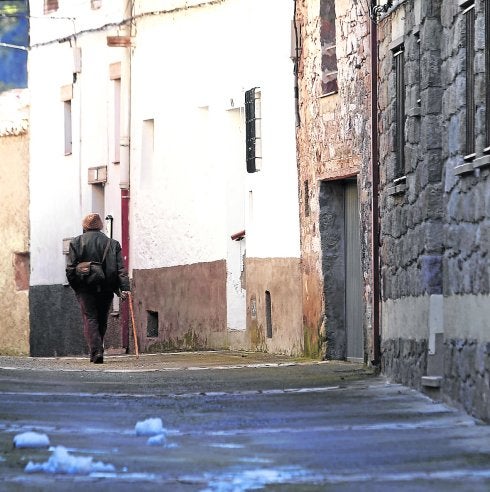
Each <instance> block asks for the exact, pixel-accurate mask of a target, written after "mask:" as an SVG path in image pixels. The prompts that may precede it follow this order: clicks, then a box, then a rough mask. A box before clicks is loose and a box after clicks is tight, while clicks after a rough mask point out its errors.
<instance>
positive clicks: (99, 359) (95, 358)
mask: <svg viewBox="0 0 490 492" xmlns="http://www.w3.org/2000/svg"><path fill="white" fill-rule="evenodd" d="M93 363H94V364H103V363H104V355H103V354H102V352H97V353H96V354H94V356H93Z"/></svg>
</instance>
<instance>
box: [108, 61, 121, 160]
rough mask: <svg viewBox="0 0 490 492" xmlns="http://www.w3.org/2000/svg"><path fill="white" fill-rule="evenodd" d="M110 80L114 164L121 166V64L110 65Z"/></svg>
mask: <svg viewBox="0 0 490 492" xmlns="http://www.w3.org/2000/svg"><path fill="white" fill-rule="evenodd" d="M109 78H110V79H111V81H112V85H113V103H112V108H113V112H112V114H113V132H114V133H113V139H112V142H113V151H112V162H113V163H114V164H119V162H120V159H121V155H120V154H121V153H120V145H121V62H117V63H111V64H110V65H109Z"/></svg>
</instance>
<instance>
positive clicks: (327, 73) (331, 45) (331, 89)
mask: <svg viewBox="0 0 490 492" xmlns="http://www.w3.org/2000/svg"><path fill="white" fill-rule="evenodd" d="M320 22H321V28H320V42H321V47H322V93H323V94H324V95H328V94H332V93H335V92H337V91H338V85H337V72H338V70H337V51H336V46H335V45H336V37H335V0H321V2H320Z"/></svg>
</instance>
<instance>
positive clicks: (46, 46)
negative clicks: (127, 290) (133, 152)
mask: <svg viewBox="0 0 490 492" xmlns="http://www.w3.org/2000/svg"><path fill="white" fill-rule="evenodd" d="M119 3H120V4H121V5H119ZM123 3H124V2H122V1H121V2H111V5H110V6H106V8H105V9H104V8H102V9H100V10H95V11H92V10H91V9H90V4H89V3H87V4H84V5H81V4H79V3H77V4H76V5H73V4H69V3H67V2H60V9H59V10H58V11H57V12H54V13H51V14H49V15H43V1H42V0H41V1H39V0H38V1H34V2H31V6H30V8H31V14H32V16H33V18H32V20H31V33H30V35H31V44H32V45H33V48H32V50H31V51H30V54H29V65H28V73H29V87H30V90H31V95H32V110H31V121H30V128H31V142H30V155H31V163H30V224H31V278H30V284H31V285H33V286H35V285H54V284H64V283H65V282H66V278H65V256H64V255H63V239H64V238H70V237H73V236H76V235H78V234H80V233H81V232H82V229H81V219H82V217H83V216H84V215H85V214H86V213H88V212H91V211H93V209H94V207H98V209H97V210H94V211H97V212H99V213H103V214H104V216H105V215H106V214H111V215H113V216H114V237H116V238H117V239H119V237H120V190H119V169H118V167H117V165H114V164H113V163H112V156H111V151H110V150H109V149H110V148H111V146H112V142H111V139H113V137H114V135H113V126H114V121H113V113H114V111H113V104H114V101H113V82H112V81H111V80H110V77H109V65H110V64H111V63H114V62H118V61H119V60H120V59H121V58H122V48H108V47H107V43H106V36H107V35H109V34H112V33H111V32H110V31H107V30H96V29H97V27H100V26H102V25H104V24H106V23H108V22H113V21H116V20H120V19H121V18H122V17H121V15H122V11H123V10H122V9H123V8H124V5H123ZM67 17H76V20H75V22H74V21H72V20H70V19H67ZM89 29H95V30H94V31H93V32H90V33H86V34H81V35H78V36H77V37H76V39H74V38H73V37H71V36H72V35H73V33H74V32H75V30H77V31H84V30H89ZM62 38H65V39H64V40H62V41H58V40H61V39H62ZM77 49H78V52H77ZM78 55H81V58H80V59H81V71H78V70H77V68H76V67H77V65H78ZM74 73H75V74H76V75H75V76H74ZM63 86H72V87H73V97H72V138H73V139H72V153H71V154H70V155H65V153H64V109H63V101H62V97H61V88H62V87H63ZM105 165H107V166H108V181H107V183H106V185H105V186H104V187H103V188H102V185H97V187H98V188H96V189H94V188H93V185H89V184H88V177H87V176H88V168H89V167H95V166H105ZM101 197H103V202H102V203H100V200H101ZM98 202H99V204H98V205H97V203H98ZM103 218H104V217H103Z"/></svg>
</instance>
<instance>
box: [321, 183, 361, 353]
mask: <svg viewBox="0 0 490 492" xmlns="http://www.w3.org/2000/svg"><path fill="white" fill-rule="evenodd" d="M320 235H321V245H322V267H323V285H324V296H325V318H326V319H325V321H326V336H327V351H326V354H327V358H330V359H346V358H349V359H358V360H363V359H364V340H363V323H362V312H363V308H362V290H361V278H362V277H361V259H360V231H359V198H358V192H357V182H356V181H355V180H348V181H345V180H342V181H324V182H322V183H321V185H320Z"/></svg>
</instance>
